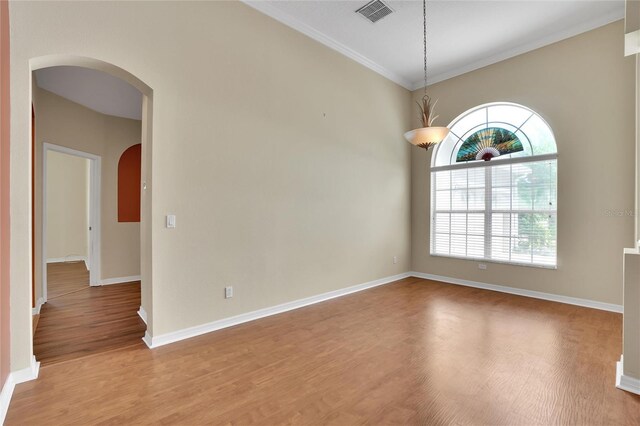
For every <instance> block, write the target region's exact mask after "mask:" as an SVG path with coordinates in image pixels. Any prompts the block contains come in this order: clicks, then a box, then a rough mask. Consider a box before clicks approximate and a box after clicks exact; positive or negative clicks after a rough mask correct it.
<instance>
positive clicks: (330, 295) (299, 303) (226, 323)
mask: <svg viewBox="0 0 640 426" xmlns="http://www.w3.org/2000/svg"><path fill="white" fill-rule="evenodd" d="M409 276H410V274H409V273H408V272H405V273H402V274H398V275H393V276H390V277H386V278H380V279H378V280H374V281H369V282H366V283H363V284H359V285H355V286H352V287H346V288H343V289H339V290H334V291H330V292H327V293H322V294H319V295H316V296H311V297H306V298H304V299H298V300H294V301H292V302H287V303H283V304H280V305H276V306H272V307H269V308H263V309H258V310H257V311H253V312H247V313H246V314H240V315H236V316H233V317H229V318H224V319H221V320H217V321H213V322H210V323H207V324H202V325H197V326H195V327H189V328H184V329H182V330H178V331H174V332H171V333H166V334H162V335H160V336H156V337H152V336H150V335H149V334H148V332H147V333H145V336H144V338H143V339H142V340H143V341H144V342H145V343H146V344H147V346H149V347H150V348H157V347H159V346H163V345H167V344H169V343H174V342H178V341H180V340H184V339H189V338H191V337H195V336H199V335H201V334H205V333H210V332H212V331H216V330H220V329H222V328H227V327H232V326H234V325H238V324H242V323H245V322H249V321H254V320H257V319H260V318H264V317H268V316H271V315H276V314H280V313H283V312H287V311H291V310H293V309H298V308H302V307H304V306H308V305H313V304H315V303H320V302H324V301H326V300H329V299H334V298H336V297H341V296H346V295H347V294H351V293H355V292H358V291H362V290H366V289H369V288H372V287H377V286H380V285H384V284H389V283H392V282H394V281H398V280H401V279H403V278H407V277H409Z"/></svg>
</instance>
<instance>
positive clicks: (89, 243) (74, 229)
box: [41, 143, 101, 302]
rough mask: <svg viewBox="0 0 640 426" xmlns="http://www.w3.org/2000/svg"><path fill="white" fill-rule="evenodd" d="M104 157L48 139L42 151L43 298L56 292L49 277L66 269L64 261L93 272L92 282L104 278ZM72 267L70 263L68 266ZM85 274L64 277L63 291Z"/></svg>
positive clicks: (60, 284)
mask: <svg viewBox="0 0 640 426" xmlns="http://www.w3.org/2000/svg"><path fill="white" fill-rule="evenodd" d="M100 172H101V159H100V156H97V155H94V154H90V153H86V152H82V151H78V150H75V149H71V148H67V147H63V146H59V145H54V144H50V143H44V144H43V153H42V177H43V183H42V220H41V225H42V231H41V236H42V244H41V249H42V254H41V259H42V261H43V265H42V271H43V274H42V297H43V301H44V302H47V300H49V296H50V294H49V293H50V291H49V290H50V289H49V282H50V280H49V277H50V275H51V274H52V273H56V272H61V271H64V268H60V267H56V266H57V265H58V266H59V264H68V263H72V262H73V263H77V264H78V266H80V268H76V269H78V273H81V272H82V266H83V265H84V267H85V268H86V270H87V271H88V274H89V279H88V282H87V284H88V285H91V286H97V285H99V283H100V228H101V227H100V198H101V197H100V187H101V181H100ZM67 269H68V268H67ZM82 281H83V280H82V279H75V280H67V281H61V280H58V281H57V282H56V284H57V285H58V287H56V288H54V289H52V290H53V293H54V294H55V295H56V296H58V295H62V294H66V293H67V292H71V291H74V290H76V288H75V287H76V286H79V285H83V283H82Z"/></svg>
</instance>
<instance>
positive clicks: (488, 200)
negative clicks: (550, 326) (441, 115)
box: [429, 102, 559, 269]
mask: <svg viewBox="0 0 640 426" xmlns="http://www.w3.org/2000/svg"><path fill="white" fill-rule="evenodd" d="M492 106H513V107H517V108H522V109H524V110H527V111H529V112H531V114H532V115H531V116H530V117H529V118H527V119H526V120H525V121H524V123H523V124H521V125H520V126H515V125H514V124H512V123H506V122H505V124H508V125H509V126H512V127H518V129H520V128H521V127H523V126H524V124H525V123H526V122H527V121H529V120H530V119H531V118H532V117H533V116H537V117H538V118H540V119H541V120H542V121H543V123H544V124H545V125H546V126H547V129H548V130H549V132H550V133H551V135H552V137H553V143H554V145H555V152H554V153H546V154H538V155H535V154H534V155H527V156H517V157H513V158H501V159H499V160H498V159H496V160H491V161H481V160H476V161H468V162H461V163H456V162H453V161H455V160H454V159H455V157H456V152H457V149H459V146H461V141H463V140H462V138H460V137H458V135H454V136H455V137H456V138H457V139H458V141H456V143H455V145H454V147H453V150H452V152H451V153H450V154H449V157H450V164H448V165H441V166H435V164H436V157H437V155H438V149H439V148H440V144H439V145H438V146H437V147H436V149H435V150H434V152H433V154H432V158H431V163H432V165H431V170H430V171H431V182H430V183H431V185H430V204H431V211H430V241H429V254H430V256H433V257H442V258H452V259H461V260H470V261H476V262H487V263H497V264H505V265H513V266H527V267H533V268H542V269H558V263H559V262H558V203H557V200H558V197H557V192H558V181H557V165H558V163H557V160H558V153H557V144H556V140H555V136H554V135H553V130H552V129H551V127H550V126H549V124H548V123H547V122H546V120H544V118H543V117H542V116H540V114H538V113H537V112H535V111H533V110H531V109H530V108H527V107H525V106H522V105H518V104H513V103H507V102H495V103H489V104H483V105H479V106H477V107H474V108H471V109H469V110H468V111H466V112H465V113H463V114H461V115H459V116H458V117H457V118H456V119H455V120H453V121H452V122H451V123H450V125H449V127H453V126H454V125H455V124H457V123H458V122H459V121H460V120H461V119H463V118H465V117H467V116H468V115H470V114H472V113H475V112H476V111H478V110H480V109H483V108H487V115H488V108H490V107H492ZM489 123H490V122H489V121H488V120H487V126H489ZM491 123H494V121H492V122H491ZM476 127H478V126H477V125H476V126H473V127H470V128H469V129H467V130H466V133H469V131H470V130H472V129H475V128H476ZM475 130H477V129H475ZM475 130H474V131H475ZM524 135H525V136H526V137H527V142H529V143H530V144H531V152H532V153H533V152H534V149H533V146H534V145H535V141H533V140H531V138H530V137H529V136H527V135H526V133H524ZM523 143H524V141H523ZM545 161H555V162H556V164H555V167H556V173H555V194H556V196H555V205H554V207H555V208H554V209H549V210H536V209H535V208H533V209H531V210H518V209H514V208H513V206H511V208H510V209H509V210H505V209H498V210H494V209H493V205H492V204H493V193H494V184H493V180H492V171H493V169H494V168H495V167H497V166H504V165H513V164H523V163H533V162H535V163H542V162H545ZM479 167H484V168H485V173H484V175H485V176H484V179H485V185H484V209H482V210H469V208H468V206H467V209H466V210H460V211H458V212H459V213H461V214H467V215H468V214H473V213H478V214H482V215H483V216H484V233H483V238H484V255H483V256H482V257H474V256H469V255H468V254H467V255H464V256H462V255H457V254H450V251H451V249H449V254H443V253H436V252H435V250H436V238H437V235H438V233H437V232H436V215H437V214H455V213H456V210H454V209H453V206H452V205H450V206H449V210H437V209H436V193H437V189H436V174H437V173H438V172H443V171H452V170H469V169H473V168H479ZM468 188H469V187H468V183H467V190H468ZM449 191H452V189H449ZM532 207H533V206H532ZM495 213H498V214H509V215H513V214H517V213H525V214H526V213H529V214H550V215H553V216H555V226H556V228H555V258H554V263H553V264H547V263H535V262H533V253H532V261H531V262H524V261H518V260H501V259H491V258H487V256H488V255H489V256H490V252H491V245H492V238H493V237H495V235H493V233H492V220H493V215H494V214H495ZM467 220H468V216H467ZM450 224H451V222H450ZM447 235H448V236H449V239H451V235H453V234H452V233H451V225H450V226H449V232H448V234H447ZM464 235H465V237H466V238H468V236H469V235H470V234H469V230H468V228H467V229H466V230H465V234H464ZM512 238H514V237H513V236H512V235H510V236H509V240H510V244H511V239H512ZM450 241H451V240H450ZM450 247H451V243H450ZM511 250H512V247H511V246H510V249H509V253H510V257H511Z"/></svg>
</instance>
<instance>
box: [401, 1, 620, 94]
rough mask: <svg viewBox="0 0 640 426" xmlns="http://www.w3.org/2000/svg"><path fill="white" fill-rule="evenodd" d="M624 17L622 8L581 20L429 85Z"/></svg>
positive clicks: (437, 77) (417, 86)
mask: <svg viewBox="0 0 640 426" xmlns="http://www.w3.org/2000/svg"><path fill="white" fill-rule="evenodd" d="M623 18H624V10H620V11H615V12H612V13H609V14H607V15H602V16H598V17H597V18H595V19H592V20H590V21H586V22H583V23H582V24H581V25H577V26H573V27H571V28H567V29H565V30H562V31H558V32H556V33H553V34H550V35H547V36H544V37H541V38H539V39H537V40H535V41H532V42H529V43H525V44H522V45H520V46H517V47H515V48H513V49H509V50H506V51H504V52H501V53H499V54H497V55H493V56H490V57H488V58H485V59H481V60H479V61H476V62H472V63H470V64H467V65H463V66H461V67H458V68H454V69H451V70H448V71H444V72H441V73H438V74H435V75H433V76H431V77H430V78H429V85H431V84H435V83H439V82H441V81H445V80H448V79H450V78H453V77H457V76H459V75H462V74H466V73H468V72H471V71H475V70H477V69H480V68H484V67H486V66H489V65H493V64H495V63H498V62H502V61H504V60H506V59H509V58H513V57H515V56H518V55H522V54H523V53H527V52H531V51H532V50H536V49H539V48H541V47H545V46H548V45H550V44H553V43H557V42H559V41H562V40H565V39H568V38H571V37H575V36H577V35H580V34H583V33H586V32H588V31H591V30H595V29H596V28H599V27H602V26H605V25H607V24H610V23H612V22H615V21H619V20H620V19H623ZM423 87H424V84H423V81H422V80H418V81H415V82H414V83H413V84H412V85H411V90H418V89H422V88H423Z"/></svg>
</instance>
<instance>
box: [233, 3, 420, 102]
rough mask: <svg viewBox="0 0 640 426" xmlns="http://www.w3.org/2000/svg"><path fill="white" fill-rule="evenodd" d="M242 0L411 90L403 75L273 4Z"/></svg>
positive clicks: (410, 84) (409, 83) (410, 85)
mask: <svg viewBox="0 0 640 426" xmlns="http://www.w3.org/2000/svg"><path fill="white" fill-rule="evenodd" d="M240 1H242V2H243V3H244V4H246V5H247V6H249V7H252V8H254V9H256V10H257V11H259V12H262V13H263V14H265V15H267V16H269V17H271V18H273V19H275V20H276V21H278V22H281V23H282V24H284V25H286V26H288V27H290V28H293V29H294V30H296V31H298V32H301V33H302V34H304V35H306V36H307V37H310V38H312V39H313V40H315V41H317V42H319V43H321V44H324V45H325V46H327V47H328V48H330V49H333V50H335V51H336V52H338V53H341V54H343V55H344V56H346V57H347V58H350V59H353V60H354V61H356V62H357V63H359V64H360V65H364V66H365V67H367V68H369V69H370V70H372V71H374V72H376V73H378V74H380V75H381V76H383V77H385V78H387V79H389V80H391V81H393V82H394V83H396V84H399V85H400V86H402V87H404V88H405V89H407V90H412V89H411V88H412V86H414V85H413V84H412V83H411V82H410V81H409V80H407V79H405V78H404V77H402V76H400V75H399V74H396V73H395V72H393V71H390V70H388V69H387V68H385V67H383V66H381V65H379V64H377V63H376V62H374V61H372V60H371V59H369V58H367V57H366V56H363V55H361V54H360V53H358V52H356V51H355V50H353V49H351V48H350V47H347V46H345V45H344V44H342V43H340V42H339V41H337V40H334V39H333V38H331V37H329V36H327V35H325V34H324V33H322V32H320V31H318V30H316V29H315V28H313V27H311V26H309V25H307V24H305V23H304V22H302V21H300V20H298V19H297V18H294V17H293V16H291V15H289V14H288V13H286V12H283V11H282V10H280V9H278V8H277V7H274V6H273V5H271V4H269V3H268V2H266V1H259V0H258V1H256V0H240Z"/></svg>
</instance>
